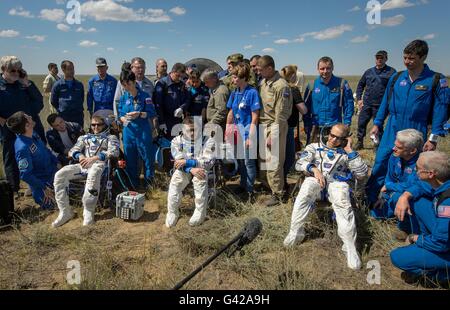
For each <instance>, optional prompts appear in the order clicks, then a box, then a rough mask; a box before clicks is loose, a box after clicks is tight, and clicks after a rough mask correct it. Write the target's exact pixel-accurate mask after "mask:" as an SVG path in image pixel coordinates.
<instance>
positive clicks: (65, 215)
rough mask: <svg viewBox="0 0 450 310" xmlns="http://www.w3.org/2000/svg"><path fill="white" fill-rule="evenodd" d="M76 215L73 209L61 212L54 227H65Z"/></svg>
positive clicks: (53, 224)
mask: <svg viewBox="0 0 450 310" xmlns="http://www.w3.org/2000/svg"><path fill="white" fill-rule="evenodd" d="M73 216H74V214H73V211H72V210H71V209H69V210H65V211H59V215H58V217H57V218H56V220H55V221H54V222H53V223H52V227H53V228H56V227H59V226H62V225H64V224H65V223H67V222H68V221H70V220H71V219H72V218H73Z"/></svg>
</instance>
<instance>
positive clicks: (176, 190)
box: [166, 117, 216, 228]
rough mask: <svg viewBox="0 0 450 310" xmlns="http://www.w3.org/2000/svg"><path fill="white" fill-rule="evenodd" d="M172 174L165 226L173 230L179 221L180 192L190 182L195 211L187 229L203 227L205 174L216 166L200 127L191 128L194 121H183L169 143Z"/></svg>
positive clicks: (212, 144)
mask: <svg viewBox="0 0 450 310" xmlns="http://www.w3.org/2000/svg"><path fill="white" fill-rule="evenodd" d="M171 152H172V156H173V159H174V160H175V163H174V173H173V175H172V178H171V180H170V185H169V192H168V198H167V201H168V202H167V209H168V210H167V216H166V226H167V227H169V228H170V227H174V226H175V225H176V224H177V221H178V217H179V214H180V212H179V207H180V204H181V199H182V192H183V190H184V189H185V188H186V186H187V185H188V184H189V183H190V182H191V180H192V183H193V185H194V194H195V211H194V214H193V215H192V217H191V219H190V220H189V225H191V226H196V225H200V224H201V223H203V221H204V220H205V217H206V210H207V205H208V174H209V173H210V171H211V169H212V167H213V166H214V163H215V158H216V143H215V141H214V139H212V138H203V137H202V130H201V126H197V125H194V118H192V117H187V118H185V119H184V121H183V132H182V134H180V135H179V136H177V137H175V138H174V139H173V140H172V143H171Z"/></svg>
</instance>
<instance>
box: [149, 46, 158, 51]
mask: <svg viewBox="0 0 450 310" xmlns="http://www.w3.org/2000/svg"><path fill="white" fill-rule="evenodd" d="M148 49H149V50H151V51H156V50H159V47H157V46H149V47H148Z"/></svg>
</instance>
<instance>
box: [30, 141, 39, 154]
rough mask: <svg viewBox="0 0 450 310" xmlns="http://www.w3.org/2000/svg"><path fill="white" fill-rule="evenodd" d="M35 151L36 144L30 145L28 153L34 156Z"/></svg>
mask: <svg viewBox="0 0 450 310" xmlns="http://www.w3.org/2000/svg"><path fill="white" fill-rule="evenodd" d="M36 151H37V146H36V144H34V143H33V144H32V145H30V152H31V154H34V153H36Z"/></svg>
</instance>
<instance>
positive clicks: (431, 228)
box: [390, 152, 450, 285]
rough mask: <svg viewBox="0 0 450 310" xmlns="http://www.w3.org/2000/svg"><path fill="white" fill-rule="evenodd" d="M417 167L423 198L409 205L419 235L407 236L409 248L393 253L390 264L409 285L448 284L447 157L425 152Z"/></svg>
mask: <svg viewBox="0 0 450 310" xmlns="http://www.w3.org/2000/svg"><path fill="white" fill-rule="evenodd" d="M416 168H417V175H418V176H419V179H420V180H421V181H420V182H419V185H420V186H421V187H422V189H423V191H424V195H423V196H422V197H421V198H420V199H419V200H417V201H415V202H414V203H413V204H412V206H411V211H412V213H413V214H414V215H415V216H416V218H417V220H418V221H419V225H420V234H414V235H410V236H409V237H408V240H409V242H410V243H411V245H409V246H406V247H400V248H397V249H395V250H393V251H392V252H391V254H390V256H391V261H392V264H393V265H394V266H396V267H397V268H399V269H401V270H403V271H404V272H403V274H402V278H403V279H404V280H405V281H406V282H408V283H411V284H412V283H417V282H418V281H420V280H431V281H432V282H434V283H438V284H446V285H448V281H449V279H450V277H449V274H450V238H449V227H450V192H449V190H450V158H449V156H448V155H447V154H445V153H441V152H425V153H422V154H421V155H420V157H419V160H418V161H417V165H416ZM425 283H426V282H425Z"/></svg>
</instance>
